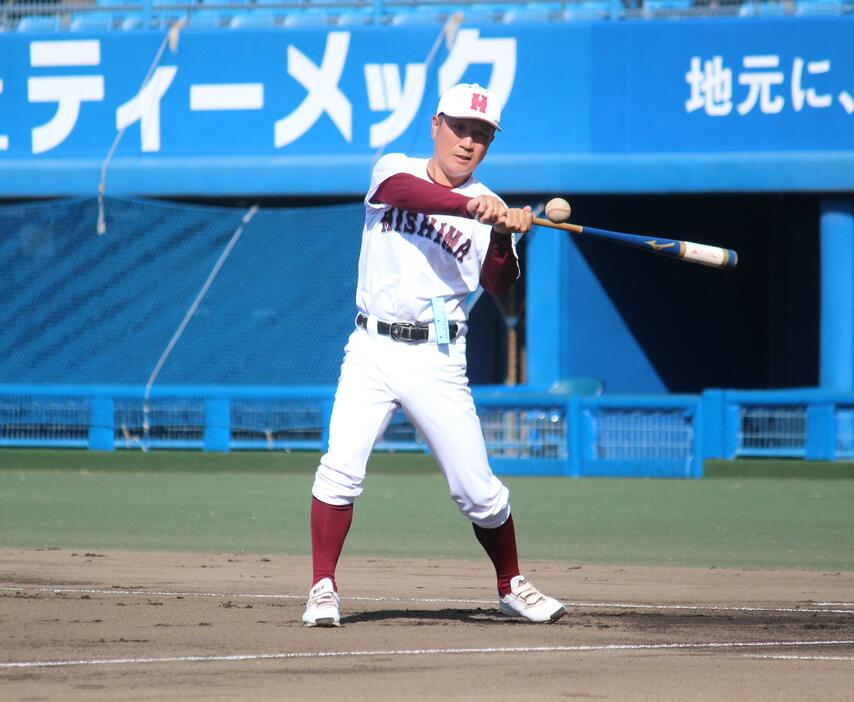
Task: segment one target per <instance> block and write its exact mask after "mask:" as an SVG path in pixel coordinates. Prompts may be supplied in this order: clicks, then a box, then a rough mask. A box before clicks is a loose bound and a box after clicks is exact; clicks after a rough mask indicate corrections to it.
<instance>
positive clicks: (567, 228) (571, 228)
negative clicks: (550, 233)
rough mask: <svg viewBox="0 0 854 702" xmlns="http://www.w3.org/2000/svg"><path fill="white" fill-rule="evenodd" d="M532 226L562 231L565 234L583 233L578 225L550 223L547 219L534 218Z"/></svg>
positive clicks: (582, 229) (582, 228)
mask: <svg viewBox="0 0 854 702" xmlns="http://www.w3.org/2000/svg"><path fill="white" fill-rule="evenodd" d="M534 224H536V225H538V226H540V227H548V228H549V229H563V231H565V232H574V233H575V234H582V233H583V232H584V227H582V226H581V225H580V224H570V223H569V222H552V221H551V220H549V219H543V218H542V217H534Z"/></svg>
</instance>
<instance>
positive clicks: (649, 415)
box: [0, 385, 854, 478]
mask: <svg viewBox="0 0 854 702" xmlns="http://www.w3.org/2000/svg"><path fill="white" fill-rule="evenodd" d="M334 392H335V388H334V387H326V386H323V387H316V386H310V387H286V388H267V387H263V388H261V387H216V386H204V387H201V386H175V387H168V386H162V387H155V388H154V389H153V391H152V393H151V395H150V397H149V398H148V399H147V400H146V398H145V389H144V388H143V387H141V386H139V387H137V386H108V385H103V386H101V385H78V386H62V385H44V386H42V385H5V386H0V447H11V446H54V447H88V448H90V449H93V450H102V451H112V450H116V449H133V448H141V449H146V450H148V449H152V450H156V449H164V448H184V449H201V450H205V451H230V450H312V451H322V450H324V449H325V447H326V444H327V442H328V433H327V432H328V426H329V418H330V416H331V412H332V401H333V397H334ZM473 396H474V399H475V403H476V405H477V407H478V414H479V416H480V419H481V427H482V431H483V435H484V438H485V441H486V445H487V450H488V452H489V454H490V460H491V462H492V464H493V467H494V468H495V470H496V472H499V473H513V474H517V475H554V476H570V477H579V476H637V477H640V476H644V477H682V478H699V477H701V476H702V473H703V461H704V460H705V459H708V458H724V459H729V458H739V457H760V456H761V457H788V458H803V459H807V460H851V459H854V394H852V393H833V392H827V391H822V390H817V389H803V390H785V391H782V390H781V391H738V390H707V391H705V392H704V393H703V394H702V395H603V396H593V397H582V396H578V395H565V394H556V393H549V392H542V391H537V390H531V389H527V388H502V389H499V390H496V389H495V388H494V387H491V388H488V389H486V388H483V389H479V388H477V387H475V388H473ZM376 448H377V449H378V450H393V451H427V447H426V445H425V443H424V442H423V440H422V439H421V438H420V437H419V436H418V434H417V432H416V430H415V429H414V428H413V427H412V426H411V425H410V424H409V423H408V422H406V421H405V418H404V417H403V416H402V415H400V417H399V418H398V420H397V421H394V422H393V423H392V425H391V426H390V428H389V430H388V431H387V432H386V436H385V438H384V439H383V441H381V442H380V443H378V444H377V447H376Z"/></svg>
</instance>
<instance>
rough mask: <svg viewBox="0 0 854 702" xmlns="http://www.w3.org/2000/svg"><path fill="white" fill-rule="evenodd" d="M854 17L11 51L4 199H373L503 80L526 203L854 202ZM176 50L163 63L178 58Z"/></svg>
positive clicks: (487, 167)
mask: <svg viewBox="0 0 854 702" xmlns="http://www.w3.org/2000/svg"><path fill="white" fill-rule="evenodd" d="M852 37H854V17H847V16H846V17H834V18H773V19H771V18H769V19H702V20H670V21H625V22H619V23H612V22H592V23H584V22H582V23H563V24H542V25H520V26H512V25H508V26H489V27H487V26H480V27H467V26H463V27H462V28H460V29H459V31H458V32H457V33H456V36H455V37H454V38H453V41H443V42H442V43H441V44H440V45H439V48H438V51H436V52H435V53H434V52H432V51H431V49H432V48H435V46H434V44H435V42H436V39H437V37H436V28H434V27H429V28H427V27H394V28H392V27H359V28H352V29H348V30H347V31H344V30H331V31H327V30H325V29H323V30H320V29H315V30H308V29H306V30H291V29H289V30H283V29H270V30H251V31H237V30H230V31H192V30H189V29H186V30H184V31H182V32H181V33H180V36H178V37H177V39H178V41H177V43H176V44H173V45H172V46H170V45H169V43H168V42H165V36H164V34H163V33H157V32H143V31H140V32H111V33H104V34H100V35H88V34H49V35H36V34H20V35H15V34H8V33H7V34H3V35H0V195H2V196H7V197H10V196H27V195H64V194H92V193H93V192H94V190H95V188H96V187H97V183H98V180H99V176H100V171H101V167H102V164H103V163H104V161H105V159H106V158H107V156H108V154H110V153H111V151H112V149H113V147H114V144H115V149H114V153H112V156H111V160H110V165H109V170H108V183H109V185H108V188H109V191H110V192H112V193H114V194H118V193H137V194H161V195H167V194H199V195H205V194H208V195H218V194H221V195H237V194H258V195H261V194H283V195H288V194H330V193H335V194H354V195H355V194H360V193H362V192H363V191H364V189H365V186H366V183H367V178H368V171H369V169H370V165H371V163H372V162H373V161H374V160H375V158H376V156H377V155H378V154H380V153H382V152H388V151H405V152H408V153H411V154H415V155H417V154H421V155H426V154H429V152H430V149H431V143H430V133H429V125H430V122H429V120H430V117H431V115H432V114H433V111H434V109H435V106H436V102H437V100H438V96H439V94H440V93H441V92H442V91H443V90H444V89H446V88H447V87H449V86H450V85H453V84H454V83H456V82H459V81H463V80H464V81H469V82H479V83H481V84H482V85H486V86H488V87H489V88H490V89H491V90H492V91H493V93H494V94H495V96H496V98H497V99H498V100H500V101H501V103H502V105H503V106H504V112H503V118H502V127H503V131H502V133H501V134H500V135H498V137H497V138H496V140H495V142H494V144H493V146H492V147H491V153H490V156H489V157H488V159H487V162H486V163H485V164H484V167H483V172H482V175H483V177H484V179H485V180H487V182H489V183H490V185H492V186H493V187H495V188H496V189H499V190H502V191H505V192H518V193H523V192H538V191H547V190H554V191H559V192H575V193H578V192H662V191H669V192H678V191H681V192H698V191H722V190H823V191H827V190H850V189H854V41H852ZM161 50H162V53H160V51H161Z"/></svg>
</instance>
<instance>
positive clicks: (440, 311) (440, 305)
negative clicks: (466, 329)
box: [431, 297, 451, 344]
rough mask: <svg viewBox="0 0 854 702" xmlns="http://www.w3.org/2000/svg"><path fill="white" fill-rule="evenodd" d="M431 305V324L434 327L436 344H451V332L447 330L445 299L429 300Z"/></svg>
mask: <svg viewBox="0 0 854 702" xmlns="http://www.w3.org/2000/svg"><path fill="white" fill-rule="evenodd" d="M431 303H432V304H433V324H434V325H435V327H436V343H437V344H449V343H451V332H450V330H449V329H448V314H447V312H445V298H444V297H434V298H433V299H432V300H431Z"/></svg>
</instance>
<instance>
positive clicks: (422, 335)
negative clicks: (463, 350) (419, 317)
mask: <svg viewBox="0 0 854 702" xmlns="http://www.w3.org/2000/svg"><path fill="white" fill-rule="evenodd" d="M356 326H358V327H361V328H362V329H367V328H368V318H367V317H366V316H365V315H363V314H362V313H361V312H360V313H359V314H357V315H356ZM458 331H459V325H457V324H456V323H455V322H451V323H450V324H449V325H448V335H449V336H450V337H451V339H455V338H456V336H457V332H458ZM377 333H378V334H382V335H383V336H390V337H391V338H392V339H394V340H395V341H405V342H407V343H409V344H417V343H419V342H421V341H427V340H428V339H429V338H430V325H429V324H413V323H412V322H392V323H391V324H389V323H388V322H379V321H378V322H377Z"/></svg>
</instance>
